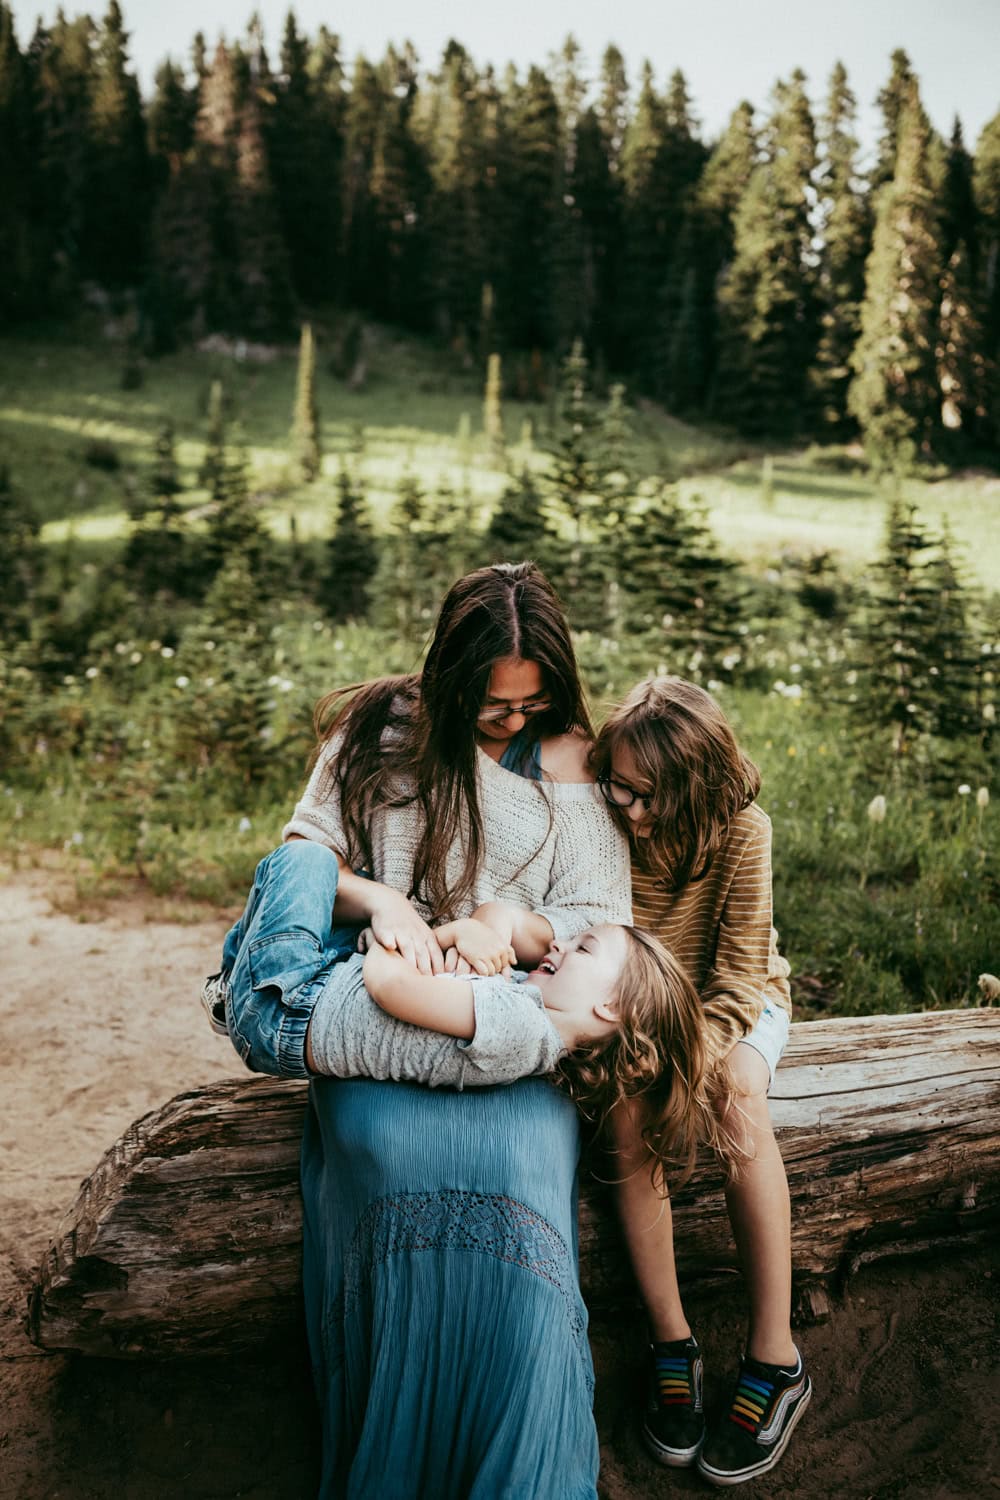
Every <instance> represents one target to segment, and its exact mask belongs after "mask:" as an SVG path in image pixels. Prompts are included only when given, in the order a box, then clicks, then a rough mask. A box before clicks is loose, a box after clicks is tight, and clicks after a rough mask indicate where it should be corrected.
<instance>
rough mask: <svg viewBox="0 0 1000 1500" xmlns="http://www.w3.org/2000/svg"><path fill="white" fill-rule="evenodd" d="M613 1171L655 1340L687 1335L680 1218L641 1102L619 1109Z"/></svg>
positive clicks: (621, 1210)
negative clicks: (653, 1154)
mask: <svg viewBox="0 0 1000 1500" xmlns="http://www.w3.org/2000/svg"><path fill="white" fill-rule="evenodd" d="M612 1118H613V1121H614V1130H613V1142H614V1147H615V1152H616V1154H615V1155H614V1157H613V1158H612V1175H613V1177H614V1180H615V1182H616V1184H617V1187H616V1193H617V1198H618V1212H619V1215H620V1217H621V1222H622V1229H623V1230H624V1233H625V1240H626V1242H627V1244H628V1248H629V1254H630V1255H631V1258H632V1267H633V1270H634V1271H635V1277H636V1280H637V1281H638V1283H639V1291H640V1294H641V1296H642V1300H643V1302H644V1304H645V1307H646V1313H647V1316H648V1318H649V1333H650V1337H651V1338H652V1339H653V1340H654V1341H658V1340H663V1341H669V1340H673V1339H684V1338H687V1337H688V1336H689V1335H690V1333H691V1329H690V1326H689V1324H688V1321H687V1318H686V1317H685V1316H684V1308H683V1306H682V1305H681V1293H680V1288H679V1286H678V1285H677V1267H676V1263H675V1261H674V1221H673V1215H672V1214H671V1212H670V1200H669V1198H663V1197H661V1196H660V1190H659V1189H660V1179H659V1177H657V1180H656V1183H654V1181H653V1179H652V1177H651V1175H650V1156H649V1151H648V1149H647V1147H646V1146H645V1145H644V1144H643V1141H642V1138H641V1134H640V1131H641V1117H640V1114H639V1111H638V1109H637V1108H636V1107H635V1106H632V1107H626V1106H621V1107H619V1108H618V1109H617V1110H616V1111H615V1113H614V1115H613V1117H612Z"/></svg>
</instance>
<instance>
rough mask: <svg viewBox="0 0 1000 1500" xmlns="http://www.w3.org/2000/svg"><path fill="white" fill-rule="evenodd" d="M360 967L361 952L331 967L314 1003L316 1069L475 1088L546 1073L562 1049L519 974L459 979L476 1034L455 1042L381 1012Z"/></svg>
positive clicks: (343, 1075) (339, 1075)
mask: <svg viewBox="0 0 1000 1500" xmlns="http://www.w3.org/2000/svg"><path fill="white" fill-rule="evenodd" d="M363 967H364V958H363V956H362V955H361V954H360V953H355V954H353V955H352V956H351V957H350V958H348V959H346V960H345V961H344V962H343V963H340V964H335V965H334V968H333V971H332V973H331V975H330V979H329V981H328V983H327V985H326V987H325V988H324V990H323V992H322V994H321V995H320V997H319V999H318V1000H317V1002H316V1009H315V1010H314V1011H313V1016H312V1021H311V1023H310V1026H309V1045H310V1048H311V1049H312V1055H313V1061H314V1063H315V1065H316V1069H317V1071H318V1072H320V1073H324V1074H329V1075H331V1076H332V1077H334V1078H382V1079H388V1078H391V1079H396V1080H397V1081H402V1082H404V1083H427V1084H430V1086H431V1087H432V1088H440V1087H443V1086H444V1087H450V1088H456V1089H462V1088H470V1087H472V1088H474V1087H480V1088H482V1087H485V1086H486V1085H487V1084H491V1083H513V1082H514V1081H515V1079H518V1078H527V1077H528V1076H529V1074H532V1073H550V1072H551V1071H552V1069H553V1068H554V1067H555V1064H556V1061H557V1060H558V1058H559V1057H560V1056H561V1054H562V1053H563V1052H564V1051H565V1050H566V1049H565V1048H564V1047H563V1044H562V1039H561V1038H560V1036H559V1033H558V1032H557V1031H556V1029H555V1027H554V1026H553V1025H552V1023H551V1021H550V1020H549V1018H548V1016H547V1014H546V1012H545V1008H544V1006H543V1005H542V997H541V995H540V994H539V992H538V990H537V989H535V987H534V985H531V984H527V983H526V982H525V980H526V976H525V975H524V974H522V973H520V972H519V971H515V973H514V975H513V977H512V978H511V979H501V978H496V979H480V978H478V977H475V978H471V979H467V980H466V981H465V983H467V984H469V983H471V985H472V993H473V1001H474V1004H475V1012H476V1031H475V1035H474V1036H473V1038H472V1040H471V1041H460V1040H459V1039H458V1038H456V1037H453V1036H447V1035H446V1034H445V1033H443V1032H440V1031H428V1030H427V1029H426V1028H425V1027H423V1026H411V1025H410V1023H409V1022H408V1021H399V1020H397V1019H396V1017H395V1016H390V1015H388V1014H387V1013H386V1012H385V1011H384V1010H382V1009H381V1007H380V1006H378V1005H376V1003H375V1001H374V1000H373V999H372V998H371V996H370V995H369V993H368V991H367V990H366V989H365V985H364V980H363V978H362V969H363ZM460 982H461V981H456V983H460Z"/></svg>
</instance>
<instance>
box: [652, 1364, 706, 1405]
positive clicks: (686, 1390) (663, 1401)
mask: <svg viewBox="0 0 1000 1500" xmlns="http://www.w3.org/2000/svg"><path fill="white" fill-rule="evenodd" d="M700 1363H701V1361H700V1360H697V1361H696V1362H695V1368H694V1369H692V1361H690V1360H688V1359H685V1358H684V1357H683V1356H677V1355H673V1354H657V1355H656V1356H655V1357H654V1366H655V1374H654V1378H655V1381H656V1399H657V1402H658V1403H659V1405H660V1406H690V1407H696V1406H697V1405H698V1404H699V1401H698V1398H699V1396H700V1394H701V1393H700V1390H699V1389H698V1387H699V1386H700V1381H699V1380H698V1374H699V1371H698V1368H697V1366H698V1365H700Z"/></svg>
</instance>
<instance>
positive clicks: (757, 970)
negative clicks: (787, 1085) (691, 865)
mask: <svg viewBox="0 0 1000 1500" xmlns="http://www.w3.org/2000/svg"><path fill="white" fill-rule="evenodd" d="M726 853H727V851H726V850H723V851H722V852H721V853H720V855H719V857H720V858H725V857H726ZM772 917H773V913H772V895H771V823H770V819H768V818H767V817H766V815H764V814H763V813H760V811H759V810H758V811H757V814H756V816H755V817H754V819H753V823H752V825H751V827H750V829H749V832H748V836H747V837H746V839H745V842H744V844H743V848H742V850H741V851H740V854H739V860H738V863H737V865H736V868H735V870H734V872H733V876H732V879H731V881H730V884H729V889H728V890H727V892H726V898H725V903H724V906H723V910H722V916H721V919H720V922H719V932H718V939H717V943H716V950H715V962H714V963H713V965H712V968H711V969H710V970H709V973H708V975H707V977H706V979H705V983H704V984H703V985H702V990H701V998H702V1003H703V1006H704V1011H705V1016H706V1019H708V1020H709V1021H710V1022H711V1023H712V1025H711V1031H712V1033H713V1034H714V1037H715V1038H720V1037H721V1038H722V1039H723V1042H722V1051H724V1052H727V1051H728V1050H729V1048H730V1047H731V1046H735V1044H736V1043H737V1042H738V1041H740V1040H742V1038H743V1037H745V1036H746V1035H747V1033H748V1032H750V1031H752V1030H753V1028H754V1026H755V1025H756V1023H757V1021H758V1020H759V1019H760V1015H761V1012H762V1011H763V1009H764V1006H765V1004H766V1002H767V1000H768V998H769V996H770V997H773V998H774V999H776V1000H777V1001H778V1003H780V1004H781V1005H783V1006H785V1007H786V1008H788V1009H790V1003H789V1000H788V986H787V982H786V980H785V975H787V973H788V965H787V964H786V963H785V961H784V959H782V958H781V957H780V956H779V955H778V952H777V947H776V943H775V934H774V928H773V925H772ZM727 1042H728V1045H726V1043H727Z"/></svg>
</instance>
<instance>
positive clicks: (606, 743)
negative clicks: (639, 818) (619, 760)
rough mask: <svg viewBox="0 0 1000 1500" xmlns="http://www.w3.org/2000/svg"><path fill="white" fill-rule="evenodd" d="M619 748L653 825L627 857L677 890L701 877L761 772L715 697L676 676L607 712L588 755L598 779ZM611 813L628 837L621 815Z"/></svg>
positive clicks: (640, 689) (636, 691)
mask: <svg viewBox="0 0 1000 1500" xmlns="http://www.w3.org/2000/svg"><path fill="white" fill-rule="evenodd" d="M620 750H627V751H628V752H629V754H630V755H631V757H632V760H633V761H634V762H635V766H636V769H637V771H638V772H639V774H640V775H641V776H642V778H643V780H644V782H645V783H646V784H648V786H649V787H650V788H651V805H650V811H651V815H652V827H651V830H650V833H649V837H648V838H641V839H637V838H634V837H633V838H631V840H630V842H631V845H632V858H633V860H634V861H635V863H636V865H637V866H638V867H639V869H640V870H643V871H645V872H646V873H647V874H650V875H653V876H655V877H656V878H657V879H658V880H659V881H661V882H662V884H663V885H664V886H665V887H666V889H667V890H673V891H679V890H681V889H683V887H684V886H686V885H688V884H689V883H690V882H691V881H692V880H700V879H701V878H702V876H704V875H706V874H707V873H708V871H709V869H710V868H711V865H712V861H713V860H714V859H715V856H716V855H717V854H718V852H719V850H720V848H721V847H722V845H723V844H724V843H725V841H726V837H727V835H728V833H729V828H730V825H731V823H732V821H733V819H734V818H735V817H736V814H737V813H739V812H742V810H743V809H744V808H745V807H749V806H750V804H751V803H752V802H753V801H754V800H755V798H756V796H757V793H758V792H759V791H760V772H759V771H758V769H757V767H756V766H755V765H754V763H753V761H752V760H751V759H750V757H749V756H748V755H746V754H745V753H744V752H743V751H742V750H741V749H740V747H739V745H738V744H737V743H736V736H735V735H734V734H733V731H732V727H731V726H730V724H729V721H728V719H727V718H726V716H725V714H724V713H723V712H722V709H721V708H720V707H719V705H718V704H717V703H716V701H715V699H714V698H712V697H711V696H710V695H709V694H708V693H706V692H705V690H704V689H703V688H700V687H697V686H696V685H695V683H693V682H686V681H685V680H684V679H683V678H682V677H653V678H650V679H649V680H648V681H646V682H640V683H637V684H636V686H635V687H634V688H633V689H632V691H631V692H630V693H629V694H628V695H627V696H626V698H625V699H624V700H623V701H622V702H621V703H620V704H619V705H618V707H617V708H615V709H613V710H612V712H611V713H610V714H609V715H608V717H607V719H606V720H605V722H604V724H603V726H602V728H601V731H600V734H599V735H598V737H597V743H596V744H595V746H594V749H593V752H592V754H591V764H592V766H593V769H594V771H595V773H596V775H597V777H598V779H599V780H600V779H602V778H604V777H608V776H610V775H611V767H612V763H613V761H614V758H615V755H616V753H617V752H618V751H620ZM612 810H613V811H615V812H616V813H617V817H618V822H619V824H620V825H621V827H622V829H623V830H624V832H625V833H626V834H630V833H632V832H633V830H632V828H631V825H630V823H629V820H628V818H627V817H626V816H625V813H624V811H623V810H621V809H614V808H613V809H612Z"/></svg>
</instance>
